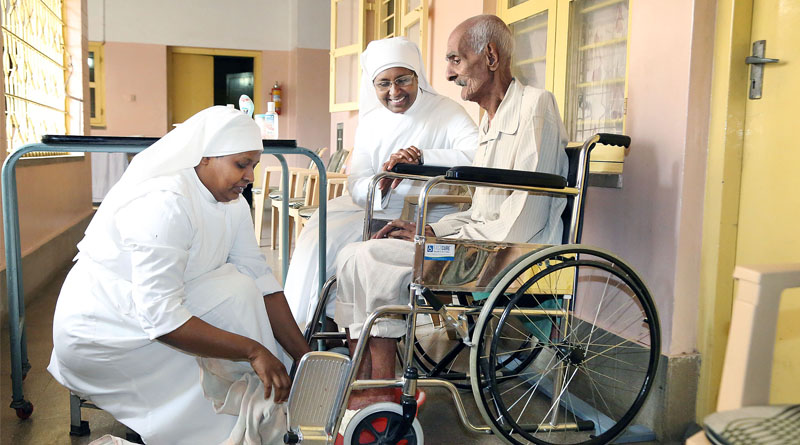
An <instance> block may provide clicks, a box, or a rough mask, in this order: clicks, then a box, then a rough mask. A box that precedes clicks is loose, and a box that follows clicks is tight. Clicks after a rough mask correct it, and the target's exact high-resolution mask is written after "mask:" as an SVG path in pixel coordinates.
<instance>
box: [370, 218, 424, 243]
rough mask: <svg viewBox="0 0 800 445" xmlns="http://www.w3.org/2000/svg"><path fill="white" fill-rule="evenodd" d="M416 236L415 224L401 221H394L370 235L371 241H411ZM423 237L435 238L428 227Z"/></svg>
mask: <svg viewBox="0 0 800 445" xmlns="http://www.w3.org/2000/svg"><path fill="white" fill-rule="evenodd" d="M416 234H417V225H416V224H414V223H412V222H408V221H403V220H401V219H396V220H394V221H391V222H390V223H389V224H387V225H385V226H384V227H383V228H382V229H381V230H379V231H378V233H376V234H375V235H372V239H381V238H392V239H402V240H406V241H411V240H413V239H414V235H416ZM425 236H436V235H435V234H434V233H433V229H432V228H431V226H430V225H426V226H425Z"/></svg>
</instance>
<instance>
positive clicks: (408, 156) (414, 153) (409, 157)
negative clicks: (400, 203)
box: [378, 145, 422, 194]
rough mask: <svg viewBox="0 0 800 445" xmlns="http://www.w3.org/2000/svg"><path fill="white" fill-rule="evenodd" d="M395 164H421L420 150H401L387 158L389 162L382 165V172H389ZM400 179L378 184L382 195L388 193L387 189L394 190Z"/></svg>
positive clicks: (381, 181) (383, 181) (385, 180)
mask: <svg viewBox="0 0 800 445" xmlns="http://www.w3.org/2000/svg"><path fill="white" fill-rule="evenodd" d="M397 164H422V150H420V149H419V148H417V147H415V146H413V145H412V146H410V147H408V148H401V149H400V150H398V151H397V152H395V153H392V155H391V156H389V160H388V161H386V162H384V163H383V171H391V170H392V168H393V167H394V166H395V165H397ZM401 181H402V179H392V178H384V179H381V180H380V182H379V183H378V188H380V190H381V193H382V194H386V192H388V191H389V187H390V186H391V188H396V187H397V186H398V185H399V184H400V182H401Z"/></svg>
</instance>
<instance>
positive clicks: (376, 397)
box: [347, 388, 396, 409]
mask: <svg viewBox="0 0 800 445" xmlns="http://www.w3.org/2000/svg"><path fill="white" fill-rule="evenodd" d="M395 398H396V397H395V391H394V388H371V389H363V390H358V391H353V392H352V393H350V400H349V401H348V403H347V409H361V408H366V407H368V406H370V405H374V404H376V403H380V402H394V401H395Z"/></svg>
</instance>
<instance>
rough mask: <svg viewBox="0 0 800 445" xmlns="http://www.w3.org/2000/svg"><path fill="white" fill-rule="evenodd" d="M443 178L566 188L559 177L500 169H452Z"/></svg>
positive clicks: (563, 181) (563, 179)
mask: <svg viewBox="0 0 800 445" xmlns="http://www.w3.org/2000/svg"><path fill="white" fill-rule="evenodd" d="M445 177H446V178H447V179H460V180H462V181H472V182H490V183H495V184H504V185H522V186H528V187H543V188H553V189H563V188H564V187H566V186H567V180H566V179H565V178H564V177H562V176H559V175H551V174H549V173H538V172H529V171H521V170H506V169H502V168H483V167H466V166H464V167H453V168H451V169H450V170H447V173H446V174H445Z"/></svg>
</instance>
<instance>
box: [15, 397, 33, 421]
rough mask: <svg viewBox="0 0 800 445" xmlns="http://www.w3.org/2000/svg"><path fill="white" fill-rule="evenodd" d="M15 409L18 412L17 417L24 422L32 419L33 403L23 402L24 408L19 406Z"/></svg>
mask: <svg viewBox="0 0 800 445" xmlns="http://www.w3.org/2000/svg"><path fill="white" fill-rule="evenodd" d="M15 409H16V410H17V417H19V418H20V419H22V420H25V419H27V418H28V417H30V416H31V414H33V403H31V402H29V401H27V400H23V401H22V406H19V407H17V408H15Z"/></svg>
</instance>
